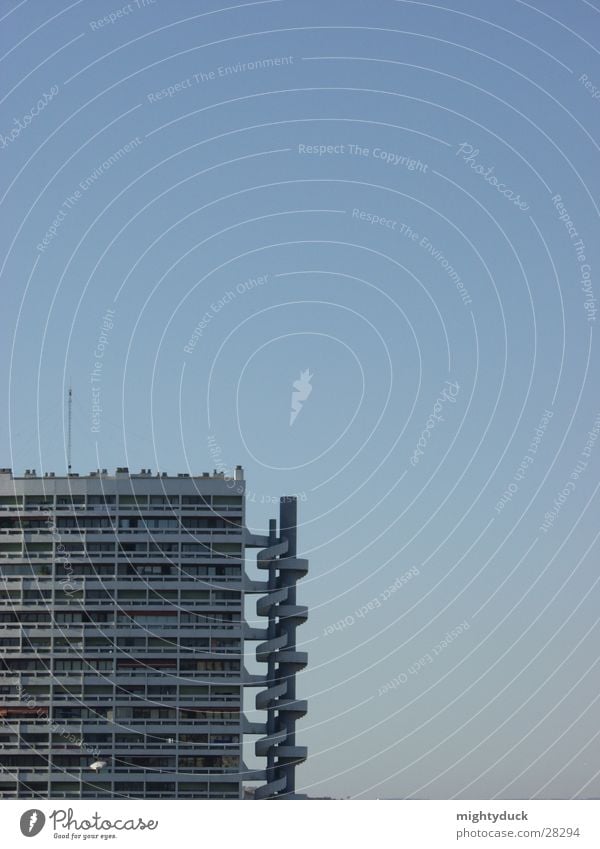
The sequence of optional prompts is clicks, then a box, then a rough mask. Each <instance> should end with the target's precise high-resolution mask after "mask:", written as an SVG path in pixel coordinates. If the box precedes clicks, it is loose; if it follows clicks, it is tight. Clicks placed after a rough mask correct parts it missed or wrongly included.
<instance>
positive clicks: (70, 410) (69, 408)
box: [67, 384, 73, 475]
mask: <svg viewBox="0 0 600 849" xmlns="http://www.w3.org/2000/svg"><path fill="white" fill-rule="evenodd" d="M72 430H73V390H72V389H71V384H69V392H68V395H67V474H69V475H70V474H71V444H72V442H71V435H72Z"/></svg>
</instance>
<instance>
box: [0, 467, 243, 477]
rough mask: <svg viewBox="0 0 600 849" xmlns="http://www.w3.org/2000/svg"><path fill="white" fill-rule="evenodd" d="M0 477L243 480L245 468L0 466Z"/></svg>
mask: <svg viewBox="0 0 600 849" xmlns="http://www.w3.org/2000/svg"><path fill="white" fill-rule="evenodd" d="M0 477H3V478H10V479H11V480H31V479H32V478H37V479H44V478H55V479H63V480H66V479H68V478H75V479H77V478H79V479H86V478H92V479H93V478H109V479H110V478H169V479H178V478H179V479H181V478H190V479H193V480H195V479H197V478H200V479H207V478H208V479H213V480H228V479H230V478H233V479H235V480H243V479H244V470H243V468H242V467H241V466H236V467H235V470H234V472H233V475H231V476H230V475H227V474H225V471H223V470H221V471H218V470H217V469H213V471H212V472H201V473H200V474H196V475H194V474H190V473H189V472H178V473H177V474H176V475H170V474H169V473H168V472H154V473H153V472H152V469H140V471H139V472H130V471H129V469H128V467H127V466H117V468H116V469H115V471H114V473H113V472H109V471H108V470H107V469H96V471H94V472H90V473H89V474H87V475H80V474H79V473H78V472H70V473H69V474H58V475H57V474H56V473H55V472H40V473H39V474H38V473H37V471H36V470H35V469H25V472H24V474H22V475H18V474H17V475H15V474H13V470H12V469H11V468H0Z"/></svg>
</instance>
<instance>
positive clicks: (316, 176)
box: [0, 0, 600, 798]
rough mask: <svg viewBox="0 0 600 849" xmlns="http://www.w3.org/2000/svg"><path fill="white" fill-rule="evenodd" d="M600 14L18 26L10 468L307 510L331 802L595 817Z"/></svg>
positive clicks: (438, 7)
mask: <svg viewBox="0 0 600 849" xmlns="http://www.w3.org/2000/svg"><path fill="white" fill-rule="evenodd" d="M596 6H597V4H596V5H595V4H594V3H592V2H587V0H572V2H569V3H566V2H561V0H534V2H532V3H529V2H524V1H523V0H505V2H502V3H498V2H492V0H480V1H479V2H476V0H452V2H448V0H439V2H437V3H435V4H434V3H425V2H423V3H422V2H408V0H377V2H374V0H363V2H359V0H326V2H323V0H320V1H319V2H316V0H264V2H247V3H236V2H233V0H232V2H231V3H230V5H229V6H227V7H224V6H223V0H221V2H219V0H197V2H192V0H168V2H167V0H154V2H151V0H132V2H131V3H128V4H121V2H120V0H95V2H92V0H79V2H65V0H56V2H53V3H46V2H42V0H23V2H6V0H1V2H0V18H1V20H0V53H1V60H0V61H1V79H2V83H1V91H0V95H1V96H0V202H1V204H2V206H1V209H2V229H1V232H0V262H1V265H0V281H1V285H2V303H3V307H4V309H3V328H4V331H3V333H2V335H1V338H0V345H1V356H2V362H3V363H4V366H5V368H4V369H3V370H2V398H3V399H4V400H3V403H2V416H1V428H0V434H1V440H2V458H1V459H2V465H6V466H12V467H13V468H14V469H15V471H18V472H19V473H22V471H23V470H24V469H25V468H31V467H34V468H36V469H37V470H38V473H39V472H40V471H42V472H43V471H55V472H64V470H65V464H66V460H65V419H64V410H65V405H64V397H65V393H66V389H67V386H68V384H69V381H71V382H72V385H73V391H74V406H73V467H74V468H75V469H76V470H78V471H80V472H82V473H86V472H88V471H89V470H91V469H95V468H96V467H107V468H109V469H110V468H114V467H115V466H117V465H128V466H129V467H130V468H131V469H133V470H138V469H139V468H141V467H147V466H150V467H152V469H153V470H157V469H160V470H161V471H163V470H164V471H168V472H170V473H176V472H183V471H189V472H192V473H199V472H202V471H204V470H207V469H212V468H213V467H215V465H217V466H218V467H225V468H228V469H230V468H232V467H233V466H234V465H236V464H237V463H241V464H242V465H243V466H244V469H245V472H246V477H247V481H248V489H249V493H250V494H249V503H248V518H249V523H250V524H251V526H252V527H253V528H254V529H264V528H265V527H266V524H267V520H268V518H269V517H270V516H271V515H273V513H274V510H275V507H274V506H273V502H274V501H276V500H277V499H278V497H279V496H280V495H282V494H294V493H296V494H298V496H299V498H300V516H301V522H302V527H301V530H300V537H299V539H300V546H301V550H302V553H303V554H304V555H305V556H307V557H309V558H310V564H311V571H310V574H309V576H308V577H307V578H306V579H305V580H304V581H303V583H302V585H301V589H300V593H299V595H300V597H301V601H302V603H306V604H308V605H309V606H310V610H311V613H310V619H309V621H308V623H307V624H306V625H305V626H303V627H302V629H301V631H300V632H299V635H301V637H300V638H301V641H302V644H303V645H302V648H304V649H306V650H308V651H309V653H310V665H309V667H308V669H307V670H306V671H305V672H303V673H302V674H301V676H300V680H299V682H298V689H299V693H301V694H302V696H303V697H307V698H308V699H309V706H310V711H309V714H308V715H307V717H306V718H305V719H304V720H302V722H301V723H300V724H299V728H298V736H299V739H301V742H303V743H306V744H307V745H308V746H309V752H310V755H309V759H308V761H307V763H306V764H305V765H304V766H303V767H302V768H301V769H300V770H299V772H298V783H299V789H300V790H303V791H304V792H307V793H309V794H311V795H334V796H346V795H350V796H357V797H361V798H374V797H382V796H385V797H411V798H450V797H454V796H456V797H462V798H492V797H500V798H521V797H524V798H530V797H539V798H552V797H556V798H567V797H572V796H577V797H581V798H585V797H590V796H600V774H599V768H598V763H599V760H600V759H599V754H600V742H599V738H598V733H599V731H598V721H597V718H598V704H597V700H598V697H599V692H600V688H599V684H600V675H599V665H598V650H597V646H598V640H599V628H598V610H599V607H600V606H599V603H598V600H599V591H598V580H599V577H600V576H599V571H598V542H597V534H598V521H597V516H598V503H599V499H598V493H597V490H598V485H599V483H598V481H599V476H598V468H599V462H600V446H598V444H597V442H598V439H597V436H598V433H599V432H600V418H599V416H600V401H599V399H598V350H597V348H598V343H597V340H596V338H595V336H596V335H597V333H598V331H597V330H596V328H595V325H596V308H597V301H596V298H598V297H600V282H599V281H598V279H597V270H598V268H599V267H600V251H599V247H598V246H599V243H600V240H599V239H598V217H599V208H598V197H599V188H600V185H599V183H600V169H599V168H598V153H599V147H598V141H599V132H598V130H599V119H600V53H599V50H600V10H599V9H598V8H596ZM307 371H308V374H306V372H307ZM303 373H305V374H304V375H303ZM294 383H297V385H296V387H294ZM292 403H294V408H292ZM293 409H294V410H295V413H296V415H295V418H294V420H293V423H292V424H290V421H291V413H292V410H293ZM248 666H249V667H250V668H255V666H254V664H253V662H252V661H251V660H250V659H248ZM252 760H253V759H252V756H251V752H250V751H249V754H248V762H249V763H251V762H252Z"/></svg>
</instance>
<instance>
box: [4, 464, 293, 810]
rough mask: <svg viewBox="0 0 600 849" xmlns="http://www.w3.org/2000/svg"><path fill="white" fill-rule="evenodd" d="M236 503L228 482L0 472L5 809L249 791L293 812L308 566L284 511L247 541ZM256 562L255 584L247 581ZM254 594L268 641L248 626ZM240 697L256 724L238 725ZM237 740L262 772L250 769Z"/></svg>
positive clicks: (288, 506)
mask: <svg viewBox="0 0 600 849" xmlns="http://www.w3.org/2000/svg"><path fill="white" fill-rule="evenodd" d="M244 490H245V483H244V480H243V471H242V469H241V467H239V466H238V467H237V468H236V470H235V473H234V475H233V477H232V478H228V477H225V476H224V475H223V473H217V472H215V473H214V474H212V475H209V474H206V473H205V474H203V475H201V476H190V475H187V474H183V475H177V476H168V475H165V474H158V475H152V473H151V472H150V470H149V469H142V471H141V473H139V474H133V473H129V471H128V469H126V468H119V469H117V471H116V474H114V475H109V474H107V472H106V470H104V469H103V470H101V471H100V470H98V471H97V472H94V473H92V474H90V475H87V476H79V475H76V474H69V475H68V476H66V477H59V476H54V475H52V474H50V473H46V474H44V475H43V476H38V475H36V473H35V471H27V472H26V473H25V475H24V476H23V477H16V476H13V474H12V472H11V470H10V469H0V767H1V769H0V798H4V799H7V798H36V797H41V798H114V799H119V798H146V799H148V798H153V799H157V798H179V799H192V798H193V799H210V798H219V799H223V798H242V796H243V785H244V782H261V784H259V785H258V786H257V787H256V790H255V798H276V797H287V798H290V797H291V796H293V795H294V793H295V783H294V769H295V766H296V765H297V764H298V763H300V762H301V761H302V760H304V759H305V757H306V750H305V749H304V747H302V746H297V745H296V739H295V725H296V720H297V719H298V718H299V717H301V716H302V715H303V714H304V713H306V703H305V702H303V701H300V700H298V699H297V698H296V682H295V677H296V672H297V671H298V670H300V669H302V668H303V667H304V666H305V665H306V660H307V658H306V654H305V653H303V652H299V651H297V649H296V628H297V626H298V625H300V624H301V623H302V622H303V621H304V620H305V619H306V608H305V607H302V606H300V605H298V604H297V603H296V582H297V580H298V579H299V578H301V577H302V576H303V575H304V574H306V571H307V563H306V561H305V560H302V559H300V558H297V557H296V502H295V499H293V498H282V499H281V505H280V526H279V530H277V527H276V522H275V521H274V520H272V521H271V523H270V528H269V533H268V534H265V536H258V535H254V534H249V533H248V532H247V530H246V529H245V517H244V501H245V498H244ZM251 547H254V548H258V549H259V551H258V554H257V559H256V564H255V565H256V567H258V569H259V570H263V571H264V573H265V574H264V580H260V579H258V578H257V579H253V578H251V577H250V575H249V574H248V571H247V569H246V563H245V559H246V548H251ZM252 568H254V566H252ZM258 574H259V575H260V574H261V573H260V572H259V573H258ZM261 577H262V576H261ZM249 594H253V595H254V596H255V597H257V599H258V601H257V612H258V614H259V615H260V616H265V617H266V626H265V627H264V628H256V627H249V626H248V625H247V624H246V623H245V621H244V609H245V598H246V596H247V595H249ZM248 641H258V645H257V646H256V660H257V661H259V662H260V663H261V664H263V666H262V667H258V668H259V669H260V670H261V671H260V672H256V671H254V672H251V671H249V670H248V668H247V667H246V665H245V663H244V650H245V647H247V643H248ZM263 669H264V672H263V671H262V670H263ZM247 688H258V690H257V692H256V707H257V708H259V709H261V710H264V711H265V712H266V713H265V721H264V722H263V721H261V722H255V721H252V722H251V721H248V720H247V719H246V718H245V716H244V695H243V694H244V691H245V690H246V689H247ZM250 692H251V691H250ZM245 735H248V736H250V735H256V736H257V740H256V743H255V751H256V755H258V756H259V757H261V758H263V757H264V758H265V763H264V767H263V766H259V767H258V768H255V767H254V766H252V765H251V766H250V767H247V766H246V765H245V764H244V761H243V757H242V754H243V741H244V736H245Z"/></svg>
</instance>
